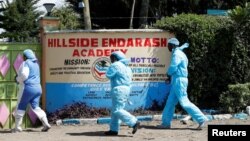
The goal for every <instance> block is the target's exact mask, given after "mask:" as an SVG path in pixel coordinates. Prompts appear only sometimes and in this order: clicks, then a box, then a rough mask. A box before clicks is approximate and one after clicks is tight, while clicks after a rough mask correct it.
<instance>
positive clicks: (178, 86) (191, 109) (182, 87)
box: [162, 38, 207, 128]
mask: <svg viewBox="0 0 250 141" xmlns="http://www.w3.org/2000/svg"><path fill="white" fill-rule="evenodd" d="M168 43H172V44H174V45H176V46H179V41H178V40H177V39H176V38H171V39H170V40H169V41H168ZM188 46H189V44H187V43H185V44H184V45H182V46H181V47H176V48H174V49H173V50H172V56H171V62H170V66H169V68H168V71H167V74H168V75H169V76H171V89H170V94H169V96H168V99H167V103H166V105H165V107H164V110H163V113H162V125H163V126H166V127H169V128H170V127H171V121H172V119H173V115H174V111H175V106H176V104H177V103H178V102H179V103H180V105H181V107H182V108H183V109H184V110H185V111H186V112H187V113H188V114H189V115H190V116H191V117H192V118H193V119H194V120H195V121H196V122H198V123H199V124H202V123H203V122H205V121H207V118H206V116H205V115H204V114H203V113H202V112H201V111H200V109H199V108H198V107H197V106H195V105H194V104H193V103H192V102H190V101H189V99H188V95H187V87H188V78H187V77H188V70H187V66H188V59H187V56H186V55H185V53H184V52H183V51H182V50H183V49H184V48H187V47H188Z"/></svg>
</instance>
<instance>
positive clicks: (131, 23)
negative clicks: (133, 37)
mask: <svg viewBox="0 0 250 141" xmlns="http://www.w3.org/2000/svg"><path fill="white" fill-rule="evenodd" d="M134 10H135V0H133V5H132V9H131V16H130V25H129V28H130V29H133V19H134Z"/></svg>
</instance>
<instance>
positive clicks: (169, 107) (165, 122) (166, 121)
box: [158, 85, 178, 128]
mask: <svg viewBox="0 0 250 141" xmlns="http://www.w3.org/2000/svg"><path fill="white" fill-rule="evenodd" d="M173 89H174V85H173ZM177 103H178V99H177V98H176V96H175V93H174V91H173V90H172V88H171V90H170V94H169V96H168V99H167V102H166V105H165V107H164V109H163V112H162V124H161V126H158V127H159V128H170V127H171V121H172V119H173V115H174V111H175V106H176V104H177Z"/></svg>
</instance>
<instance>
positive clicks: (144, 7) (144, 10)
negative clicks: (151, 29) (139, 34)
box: [139, 0, 149, 28]
mask: <svg viewBox="0 0 250 141" xmlns="http://www.w3.org/2000/svg"><path fill="white" fill-rule="evenodd" d="M148 9H149V0H142V1H141V9H140V19H139V26H140V28H147V25H148Z"/></svg>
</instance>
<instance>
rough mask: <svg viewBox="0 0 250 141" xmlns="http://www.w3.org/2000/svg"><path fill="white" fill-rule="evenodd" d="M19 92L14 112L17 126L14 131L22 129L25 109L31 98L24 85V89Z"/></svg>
mask: <svg viewBox="0 0 250 141" xmlns="http://www.w3.org/2000/svg"><path fill="white" fill-rule="evenodd" d="M19 92H20V93H19V96H18V101H17V107H16V110H15V114H14V117H15V128H14V129H13V130H12V132H13V133H14V132H21V131H22V127H21V126H22V121H23V116H24V114H25V110H26V108H27V105H28V103H29V100H30V96H29V94H28V93H26V91H25V89H24V87H22V89H21V90H20V91H19ZM21 92H22V93H21Z"/></svg>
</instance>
